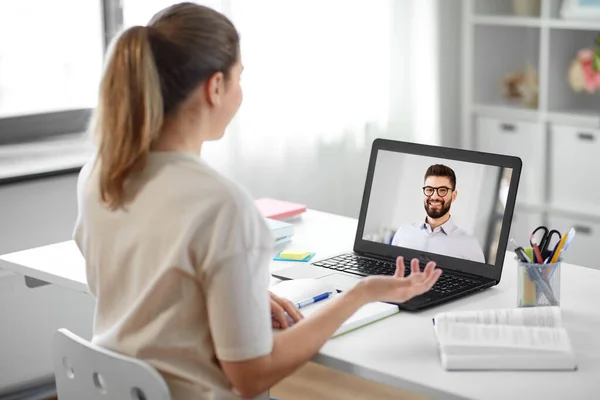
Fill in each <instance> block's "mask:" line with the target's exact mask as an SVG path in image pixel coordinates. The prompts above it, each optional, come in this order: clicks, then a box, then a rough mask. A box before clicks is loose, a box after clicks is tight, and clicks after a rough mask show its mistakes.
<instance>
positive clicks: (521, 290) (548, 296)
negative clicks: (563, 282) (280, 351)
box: [517, 259, 562, 307]
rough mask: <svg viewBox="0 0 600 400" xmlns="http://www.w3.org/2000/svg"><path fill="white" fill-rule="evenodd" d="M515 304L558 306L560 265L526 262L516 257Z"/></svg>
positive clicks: (560, 262) (558, 263) (522, 305)
mask: <svg viewBox="0 0 600 400" xmlns="http://www.w3.org/2000/svg"><path fill="white" fill-rule="evenodd" d="M517 263H518V268H517V279H518V282H517V306H518V307H539V306H560V266H561V264H562V260H559V261H557V262H555V263H552V264H533V263H526V262H523V261H521V260H519V259H517Z"/></svg>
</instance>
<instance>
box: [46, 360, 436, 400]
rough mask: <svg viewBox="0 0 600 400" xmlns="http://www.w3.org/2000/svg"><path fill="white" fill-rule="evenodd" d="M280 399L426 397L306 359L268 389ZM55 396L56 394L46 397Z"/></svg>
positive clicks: (402, 399)
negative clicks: (302, 365)
mask: <svg viewBox="0 0 600 400" xmlns="http://www.w3.org/2000/svg"><path fill="white" fill-rule="evenodd" d="M270 394H271V397H275V398H278V399H279V400H313V399H315V400H316V399H318V400H364V399H368V400H388V399H389V400H392V399H393V400H426V399H427V398H426V397H423V396H421V395H416V394H414V393H410V392H407V391H404V390H400V389H395V388H391V387H388V386H385V385H381V384H379V383H376V382H373V381H369V380H366V379H362V378H359V377H357V376H354V375H351V374H346V373H344V372H340V371H337V370H334V369H330V368H326V367H323V366H322V365H319V364H315V363H308V364H307V365H306V366H304V367H302V368H301V369H300V370H298V372H296V373H295V374H294V375H292V376H290V377H289V378H286V379H284V380H283V381H282V382H280V383H279V384H277V385H275V387H273V388H272V389H271V392H270ZM48 400H56V398H53V399H48Z"/></svg>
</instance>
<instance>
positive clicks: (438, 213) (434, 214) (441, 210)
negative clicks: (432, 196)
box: [425, 200, 452, 219]
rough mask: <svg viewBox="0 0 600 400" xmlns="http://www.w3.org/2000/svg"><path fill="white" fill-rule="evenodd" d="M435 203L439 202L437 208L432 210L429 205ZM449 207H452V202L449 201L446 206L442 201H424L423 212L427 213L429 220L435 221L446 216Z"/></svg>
mask: <svg viewBox="0 0 600 400" xmlns="http://www.w3.org/2000/svg"><path fill="white" fill-rule="evenodd" d="M436 201H439V206H436V207H435V209H434V208H432V207H431V206H430V204H429V203H431V202H433V203H435V202H436ZM450 205H452V201H449V202H448V204H446V202H445V201H444V200H435V201H432V200H425V211H426V212H427V215H429V218H434V219H437V218H441V217H443V216H444V215H446V214H448V212H449V211H450Z"/></svg>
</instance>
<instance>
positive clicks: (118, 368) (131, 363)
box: [53, 329, 171, 400]
mask: <svg viewBox="0 0 600 400" xmlns="http://www.w3.org/2000/svg"><path fill="white" fill-rule="evenodd" d="M53 359H54V375H55V378H56V388H57V391H58V398H59V400H81V399H86V400H96V399H98V400H100V399H102V400H117V399H118V400H129V399H131V400H171V395H170V392H169V387H168V386H167V384H166V382H165V380H164V379H163V377H162V375H160V374H159V373H158V371H156V369H154V368H153V367H152V366H151V365H150V364H148V363H146V362H144V361H141V360H138V359H135V358H131V357H127V356H124V355H122V354H118V353H115V352H112V351H110V350H107V349H103V348H101V347H98V346H95V345H94V344H92V343H90V342H88V341H87V340H84V339H82V338H80V337H79V336H77V335H75V334H73V333H72V332H69V331H68V330H66V329H59V330H58V332H56V334H55V336H54V344H53Z"/></svg>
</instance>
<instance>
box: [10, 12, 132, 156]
mask: <svg viewBox="0 0 600 400" xmlns="http://www.w3.org/2000/svg"><path fill="white" fill-rule="evenodd" d="M97 1H100V3H101V6H102V14H101V16H100V17H101V18H102V27H103V41H104V49H103V50H104V53H106V50H107V48H108V45H109V44H110V41H111V40H112V38H113V37H114V35H116V34H117V32H118V31H119V29H120V27H121V26H122V24H123V9H122V2H121V1H120V0H97ZM91 114H92V109H91V108H79V109H71V110H65V111H58V112H47V113H36V114H27V115H21V116H15V117H0V145H6V144H16V143H24V142H29V141H35V140H41V139H48V138H50V137H52V136H57V135H62V134H72V133H79V132H81V133H82V134H83V133H84V132H85V131H86V130H87V126H88V123H89V119H90V116H91Z"/></svg>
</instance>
